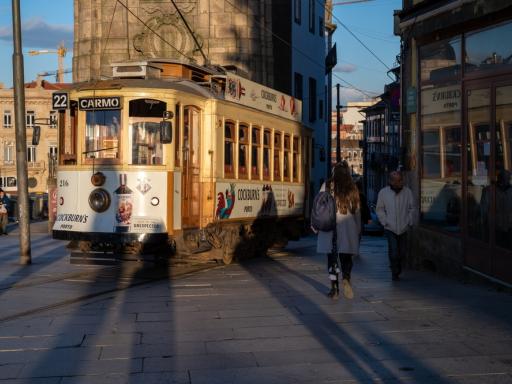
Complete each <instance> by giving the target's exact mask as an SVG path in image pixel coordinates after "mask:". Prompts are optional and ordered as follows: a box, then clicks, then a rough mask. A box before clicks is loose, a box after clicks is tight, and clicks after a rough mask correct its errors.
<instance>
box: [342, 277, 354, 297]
mask: <svg viewBox="0 0 512 384" xmlns="http://www.w3.org/2000/svg"><path fill="white" fill-rule="evenodd" d="M342 284H343V296H345V297H346V298H347V299H353V298H354V291H352V286H351V285H350V281H349V280H347V279H343V281H342Z"/></svg>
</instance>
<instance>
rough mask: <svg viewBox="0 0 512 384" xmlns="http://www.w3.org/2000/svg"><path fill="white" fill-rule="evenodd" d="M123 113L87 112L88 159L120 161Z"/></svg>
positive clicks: (110, 111)
mask: <svg viewBox="0 0 512 384" xmlns="http://www.w3.org/2000/svg"><path fill="white" fill-rule="evenodd" d="M120 121H121V111H120V110H118V109H116V110H104V111H87V112H86V127H85V151H86V152H87V153H86V157H87V158H96V159H119V143H120V134H121V125H120Z"/></svg>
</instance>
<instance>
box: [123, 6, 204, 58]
mask: <svg viewBox="0 0 512 384" xmlns="http://www.w3.org/2000/svg"><path fill="white" fill-rule="evenodd" d="M117 2H118V3H119V4H121V5H122V6H123V7H124V8H125V9H126V10H127V11H128V12H130V14H131V15H132V16H133V17H135V18H136V19H137V20H138V21H140V22H141V23H142V24H143V25H144V26H145V27H146V28H147V29H149V30H150V31H151V32H153V33H154V34H155V36H158V37H159V38H160V39H161V40H162V41H163V42H164V43H165V44H167V45H169V46H170V47H171V48H173V49H174V50H175V51H177V52H178V53H179V54H180V55H182V56H183V57H186V58H187V59H189V60H191V61H192V62H194V61H195V59H194V58H193V57H190V56H187V55H186V54H184V53H183V52H181V51H180V50H179V49H178V48H176V47H175V46H174V45H172V44H171V43H169V42H168V41H167V40H166V39H164V38H163V37H162V35H160V34H159V33H158V32H156V31H155V30H154V29H153V28H151V27H150V26H149V25H148V24H147V23H146V22H145V21H144V20H142V19H141V18H140V17H139V16H137V15H136V14H135V13H133V12H132V10H131V9H130V7H128V6H127V5H126V4H124V3H123V2H122V1H121V0H117Z"/></svg>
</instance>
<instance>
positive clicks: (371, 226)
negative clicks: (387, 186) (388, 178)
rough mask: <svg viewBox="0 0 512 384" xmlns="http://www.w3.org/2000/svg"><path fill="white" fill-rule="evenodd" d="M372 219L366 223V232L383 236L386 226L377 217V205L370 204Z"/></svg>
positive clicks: (366, 233)
mask: <svg viewBox="0 0 512 384" xmlns="http://www.w3.org/2000/svg"><path fill="white" fill-rule="evenodd" d="M370 217H371V219H370V221H369V222H368V223H365V224H364V234H365V235H372V236H382V235H383V234H384V227H383V226H382V224H381V223H380V221H379V218H378V217H377V212H376V211H375V205H373V204H372V205H371V206H370Z"/></svg>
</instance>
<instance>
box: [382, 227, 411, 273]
mask: <svg viewBox="0 0 512 384" xmlns="http://www.w3.org/2000/svg"><path fill="white" fill-rule="evenodd" d="M384 232H385V234H386V237H387V239H388V257H389V267H390V268H391V273H392V274H393V276H398V275H400V273H402V261H403V260H404V259H405V256H406V247H407V232H406V233H402V234H401V235H397V234H396V233H393V232H391V231H388V230H385V231H384Z"/></svg>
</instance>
